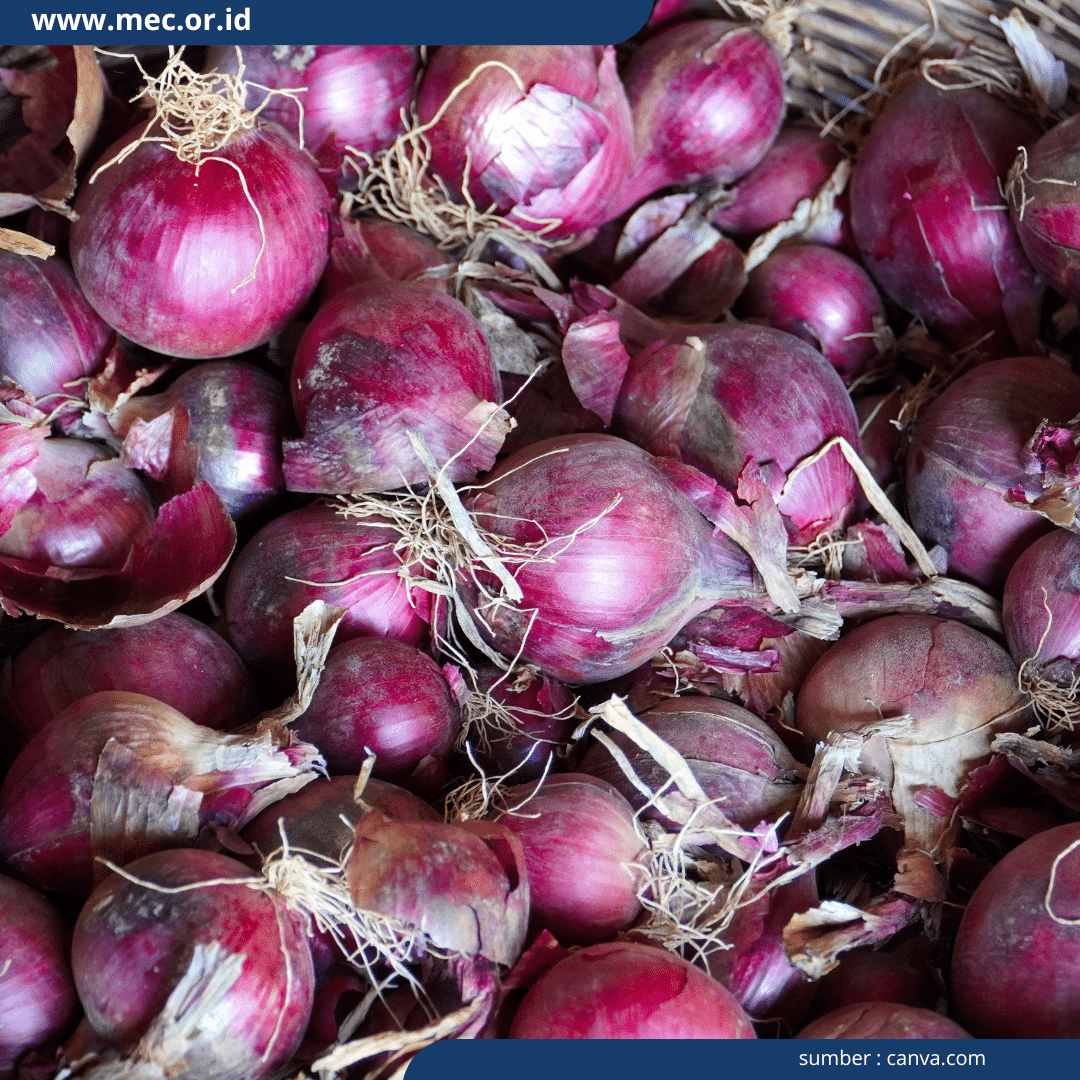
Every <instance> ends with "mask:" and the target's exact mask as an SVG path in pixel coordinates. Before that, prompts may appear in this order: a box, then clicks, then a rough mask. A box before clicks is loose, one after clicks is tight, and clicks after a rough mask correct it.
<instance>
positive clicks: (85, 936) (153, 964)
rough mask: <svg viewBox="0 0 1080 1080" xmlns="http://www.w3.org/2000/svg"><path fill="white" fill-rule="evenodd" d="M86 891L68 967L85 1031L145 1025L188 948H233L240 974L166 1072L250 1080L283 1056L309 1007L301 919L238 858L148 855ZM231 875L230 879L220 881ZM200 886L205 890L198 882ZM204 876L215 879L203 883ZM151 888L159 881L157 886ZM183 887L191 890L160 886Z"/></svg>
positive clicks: (120, 1039)
mask: <svg viewBox="0 0 1080 1080" xmlns="http://www.w3.org/2000/svg"><path fill="white" fill-rule="evenodd" d="M125 872H126V873H127V874H128V875H130V878H135V879H136V881H138V882H144V883H146V884H136V881H132V880H130V878H129V877H122V876H120V875H119V874H112V875H111V876H110V877H109V878H107V879H106V880H105V881H104V882H102V884H101V885H100V886H99V888H98V889H97V890H95V892H94V894H93V897H92V898H91V900H90V901H88V903H87V904H86V906H85V907H84V908H83V911H82V914H81V915H80V916H79V920H78V922H77V923H76V926H75V934H74V941H73V944H72V967H73V969H74V974H75V985H76V987H77V989H78V991H79V998H80V1000H81V1001H82V1003H83V1007H84V1008H85V1010H86V1015H87V1018H88V1020H89V1021H90V1024H91V1026H92V1027H93V1029H94V1030H95V1031H96V1032H97V1033H98V1034H99V1035H101V1036H103V1037H104V1038H106V1039H108V1040H110V1041H112V1042H115V1043H118V1044H123V1043H127V1042H129V1041H130V1040H133V1039H136V1038H138V1037H139V1036H140V1035H142V1034H143V1033H145V1032H146V1030H147V1028H148V1027H150V1025H151V1024H152V1023H153V1021H154V1019H155V1017H157V1016H158V1014H159V1013H160V1012H161V1010H162V1008H163V1006H164V1005H165V1002H166V1000H167V998H168V996H169V993H170V992H171V991H172V989H173V988H174V987H175V985H176V983H177V982H178V981H179V980H180V979H181V978H182V977H183V975H184V973H185V972H186V971H187V969H188V966H189V964H190V963H191V960H192V954H193V950H194V948H195V947H196V946H204V947H206V946H212V945H215V944H216V945H218V946H220V947H221V948H222V949H223V950H224V952H225V953H226V954H229V955H234V956H237V955H238V956H240V957H241V958H242V960H241V968H240V976H239V979H238V980H237V981H236V982H235V983H234V984H233V985H232V987H231V988H230V989H229V990H228V991H227V993H226V994H225V996H224V999H223V1000H222V1001H221V1002H220V1003H219V1004H218V1005H217V1006H216V1007H214V1009H213V1010H212V1012H211V1013H210V1014H209V1016H208V1017H207V1021H206V1024H207V1026H209V1025H210V1024H211V1023H212V1024H213V1028H212V1030H214V1031H215V1032H216V1037H215V1038H214V1039H213V1040H211V1039H207V1038H205V1037H203V1038H201V1039H199V1045H198V1048H197V1050H194V1051H189V1052H188V1053H187V1054H186V1055H185V1056H184V1059H183V1064H182V1066H180V1067H179V1068H177V1069H176V1071H175V1072H173V1071H170V1075H171V1076H175V1077H176V1078H177V1080H197V1078H199V1077H206V1076H214V1077H218V1078H221V1080H260V1078H262V1077H265V1076H269V1075H271V1074H273V1073H275V1072H277V1070H278V1069H280V1068H281V1066H282V1065H283V1064H284V1063H285V1062H287V1061H288V1060H289V1058H290V1057H291V1056H292V1055H293V1053H294V1052H295V1051H296V1049H297V1047H298V1046H299V1045H300V1041H301V1039H302V1038H303V1035H304V1030H305V1028H306V1027H307V1023H308V1019H309V1017H310V1014H311V1004H312V995H313V986H314V976H313V972H312V967H311V952H310V950H309V948H308V945H307V941H306V940H305V932H304V929H303V926H302V923H301V920H300V919H299V918H298V917H297V916H295V915H293V914H292V913H291V912H290V911H289V910H288V909H287V908H286V906H285V902H284V901H283V900H282V899H281V898H280V897H279V896H278V895H277V894H275V893H274V892H273V891H271V890H265V889H253V888H251V887H250V886H249V885H248V884H247V882H249V881H251V880H252V877H251V873H250V872H249V871H248V869H247V867H245V866H244V865H243V864H242V863H238V862H237V861H236V860H235V859H231V858H229V857H227V856H225V855H218V854H216V853H212V852H207V851H194V850H177V851H163V852H158V853H157V854H154V855H148V856H146V857H144V858H142V859H137V860H136V861H135V862H133V863H131V864H129V866H128V867H126V870H125ZM231 878H236V879H237V884H235V885H232V884H228V883H227V882H228V879H231ZM201 882H207V883H208V884H206V885H205V886H203V887H197V886H199V884H200V883H201ZM210 882H217V883H215V884H209V883H210ZM155 886H158V887H159V888H155ZM182 886H196V887H195V888H186V889H181V890H180V891H178V892H169V891H167V890H169V889H177V888H178V887H182Z"/></svg>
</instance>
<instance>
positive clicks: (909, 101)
mask: <svg viewBox="0 0 1080 1080" xmlns="http://www.w3.org/2000/svg"><path fill="white" fill-rule="evenodd" d="M1034 137H1035V129H1034V128H1033V126H1032V122H1031V121H1030V120H1029V119H1027V118H1025V117H1023V116H1020V115H1019V114H1017V113H1015V112H1013V111H1012V110H1011V109H1010V108H1009V107H1008V105H1006V104H1004V103H1003V102H1002V101H1001V100H1000V99H998V98H996V97H994V96H992V95H991V94H989V93H987V92H986V91H984V90H980V89H961V88H959V87H950V88H948V89H938V88H936V87H934V86H932V85H931V84H930V83H929V82H927V81H926V80H925V79H924V78H921V77H916V78H914V79H913V81H912V82H911V83H910V84H909V85H908V86H906V87H905V88H904V89H903V90H902V91H901V92H900V93H898V94H896V95H895V96H894V97H893V98H892V99H891V100H890V102H889V104H888V106H887V107H886V109H885V111H884V112H883V113H882V114H881V115H880V116H879V117H878V119H877V121H876V122H875V124H874V126H873V128H872V129H871V131H870V135H869V137H868V138H867V140H866V142H865V144H864V145H863V147H862V149H861V150H860V152H859V157H858V160H857V162H856V164H855V170H854V172H853V173H852V177H851V196H850V197H851V229H852V233H853V235H854V238H855V243H856V244H857V245H858V248H859V252H860V253H861V254H862V257H863V261H864V262H865V263H866V267H867V269H868V270H869V271H870V273H871V274H872V275H873V277H874V280H875V281H877V283H878V285H880V286H881V288H882V290H883V291H884V292H885V293H886V294H887V295H888V296H889V297H891V298H892V299H893V300H894V301H895V302H896V303H897V304H899V305H900V306H901V307H902V308H904V310H905V311H910V312H911V313H912V314H914V315H919V316H921V317H922V318H923V320H924V321H925V322H926V324H927V325H928V326H929V327H930V328H931V329H937V330H939V331H940V332H941V333H942V334H944V335H945V336H946V337H947V338H948V339H949V341H950V342H952V343H953V344H954V345H956V346H961V347H962V346H967V345H972V344H974V343H975V342H976V341H977V340H980V339H982V338H984V337H985V336H986V334H987V332H989V331H993V333H994V338H993V340H992V341H991V342H990V344H989V346H987V345H986V344H985V343H984V345H983V347H984V348H988V349H990V350H992V351H993V352H994V354H995V355H997V356H1007V355H1009V353H1010V351H1013V350H1015V348H1017V347H1018V348H1020V349H1021V350H1024V349H1029V348H1031V347H1032V346H1033V345H1034V344H1035V342H1036V341H1037V340H1038V331H1039V326H1038V319H1039V304H1040V302H1041V298H1042V294H1043V291H1044V289H1045V284H1044V282H1043V281H1042V280H1041V279H1039V278H1038V276H1037V275H1036V273H1035V271H1034V270H1033V269H1032V268H1031V264H1030V263H1029V262H1028V260H1027V258H1026V256H1025V255H1024V252H1023V249H1022V248H1021V246H1020V241H1019V239H1018V238H1017V235H1016V231H1015V229H1014V228H1013V226H1012V224H1011V222H1010V220H1009V213H1008V210H1007V208H1005V207H1003V206H1002V205H1001V192H1000V190H999V183H1000V182H1003V181H1004V179H1005V175H1006V173H1007V172H1008V171H1009V166H1010V165H1011V164H1012V161H1013V158H1014V156H1015V154H1016V148H1017V147H1018V146H1021V145H1023V144H1030V143H1031V142H1032V141H1033V139H1034Z"/></svg>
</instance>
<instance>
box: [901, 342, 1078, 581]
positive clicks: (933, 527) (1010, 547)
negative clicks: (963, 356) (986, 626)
mask: <svg viewBox="0 0 1080 1080" xmlns="http://www.w3.org/2000/svg"><path fill="white" fill-rule="evenodd" d="M1078 412H1080V376H1077V375H1075V374H1073V372H1071V371H1070V370H1069V369H1068V368H1065V367H1062V365H1060V364H1057V363H1055V362H1054V361H1052V360H1043V359H1041V358H1038V357H1020V358H1016V359H1008V360H995V361H992V362H990V363H987V364H980V365H979V366H978V367H976V368H974V369H973V370H972V371H970V372H968V373H967V374H966V375H963V376H961V377H960V378H959V379H957V380H956V382H954V383H953V384H952V385H951V386H949V387H947V388H946V389H945V391H944V392H943V393H942V394H941V396H940V397H938V398H936V399H935V400H934V401H932V402H931V403H930V405H928V406H927V407H926V409H925V410H924V411H923V413H922V415H921V416H920V417H919V419H918V421H917V422H916V424H915V427H914V430H913V432H912V439H911V444H910V449H909V451H908V455H907V479H906V491H907V510H908V518H909V520H910V521H911V524H912V525H913V526H914V528H915V531H916V532H917V533H918V534H919V536H920V537H921V538H922V539H923V540H924V541H929V542H930V543H933V544H940V545H941V546H942V547H943V548H944V549H945V550H946V552H947V553H948V557H949V573H950V574H952V575H954V576H957V577H965V578H969V579H971V580H972V581H974V582H976V583H977V584H979V585H982V586H983V587H984V588H991V589H999V588H1001V586H1002V585H1003V584H1004V582H1005V578H1006V576H1007V575H1008V572H1009V569H1010V568H1011V567H1012V564H1013V563H1014V562H1015V561H1016V559H1017V558H1018V557H1019V555H1020V553H1021V552H1022V551H1023V550H1024V549H1025V548H1026V547H1027V546H1028V545H1029V544H1031V543H1032V542H1033V541H1034V540H1035V539H1036V538H1037V537H1039V536H1041V535H1042V534H1043V533H1045V532H1047V531H1049V530H1050V529H1051V528H1052V526H1051V525H1050V523H1049V522H1048V521H1047V520H1046V519H1045V518H1043V517H1042V515H1040V514H1034V513H1032V512H1031V511H1030V510H1027V509H1025V508H1024V507H1016V506H1011V505H1009V504H1008V503H1007V502H1005V500H1004V498H1003V495H1004V493H1005V492H1006V491H1007V490H1009V489H1010V488H1014V487H1017V486H1018V485H1019V486H1023V485H1025V484H1026V483H1029V482H1030V477H1029V476H1028V474H1027V473H1026V471H1025V469H1024V446H1025V444H1026V443H1027V441H1028V440H1029V439H1030V438H1031V437H1032V435H1034V434H1035V429H1036V428H1037V427H1038V426H1039V423H1040V422H1041V421H1042V420H1044V419H1048V420H1050V422H1051V423H1055V424H1062V425H1063V424H1067V423H1068V422H1069V421H1070V420H1071V419H1072V418H1073V417H1074V416H1075V415H1076V414H1077V413H1078Z"/></svg>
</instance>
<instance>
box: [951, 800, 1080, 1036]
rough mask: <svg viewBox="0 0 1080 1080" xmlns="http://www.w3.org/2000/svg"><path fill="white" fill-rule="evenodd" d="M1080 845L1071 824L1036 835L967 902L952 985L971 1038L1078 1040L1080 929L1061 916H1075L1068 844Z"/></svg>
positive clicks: (1075, 881)
mask: <svg viewBox="0 0 1080 1080" xmlns="http://www.w3.org/2000/svg"><path fill="white" fill-rule="evenodd" d="M1078 842H1080V825H1078V824H1076V823H1075V822H1074V823H1071V824H1068V825H1059V826H1058V827H1056V828H1053V829H1047V830H1044V831H1043V832H1040V833H1037V834H1036V835H1035V836H1032V837H1031V838H1030V839H1028V840H1025V841H1024V842H1023V843H1022V844H1021V845H1020V846H1019V847H1016V848H1014V849H1013V850H1012V851H1010V852H1009V853H1008V854H1007V855H1006V856H1005V857H1004V858H1003V859H1002V860H1001V861H1000V862H999V863H998V864H997V865H996V866H994V867H993V868H992V869H991V871H990V873H989V874H987V876H986V877H985V878H984V879H983V880H982V882H981V883H980V884H979V887H978V888H977V889H976V890H975V893H974V895H973V896H972V897H971V900H970V901H969V902H968V905H967V907H966V908H965V910H964V917H963V919H962V920H961V921H960V928H959V930H958V931H957V934H956V944H955V947H954V950H953V959H952V985H953V994H954V997H955V1000H956V1005H957V1010H958V1016H959V1019H960V1020H961V1022H962V1023H963V1024H964V1025H965V1027H967V1028H968V1029H969V1030H970V1031H971V1033H972V1034H973V1035H974V1036H975V1037H976V1038H994V1039H1074V1038H1076V1033H1077V1031H1078V1030H1080V926H1076V925H1069V924H1068V923H1067V922H1060V921H1058V920H1072V921H1073V923H1075V921H1076V920H1077V919H1080V853H1078V850H1077V848H1076V847H1075V846H1073V847H1071V846H1072V845H1076V844H1077V843H1078ZM1070 847H1071V850H1070ZM1052 871H1053V889H1052V890H1051V889H1050V888H1049V887H1050V884H1051V872H1052ZM1048 890H1049V896H1048ZM1048 904H1049V910H1048V906H1047V905H1048ZM1051 913H1052V914H1051ZM1055 917H1056V918H1055Z"/></svg>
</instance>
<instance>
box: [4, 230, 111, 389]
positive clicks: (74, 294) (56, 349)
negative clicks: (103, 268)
mask: <svg viewBox="0 0 1080 1080" xmlns="http://www.w3.org/2000/svg"><path fill="white" fill-rule="evenodd" d="M111 340H112V334H111V332H110V330H109V327H108V326H107V325H106V324H105V322H104V321H103V320H102V319H101V317H100V316H99V315H98V314H97V312H96V311H94V309H93V308H92V307H91V306H90V305H89V304H88V303H87V302H86V297H84V296H83V294H82V291H81V290H80V289H79V285H78V282H76V280H75V277H74V275H73V274H72V273H71V271H70V270H69V269H68V267H67V264H66V263H64V262H62V261H61V260H60V259H58V258H50V259H46V260H44V261H42V260H41V259H34V258H31V257H30V256H29V255H16V254H15V253H14V252H12V251H2V250H0V375H6V376H7V377H8V378H9V379H13V380H14V381H15V382H17V383H18V384H19V385H20V386H21V387H23V388H24V389H26V390H28V391H29V392H30V393H31V394H32V395H34V397H38V398H40V397H45V396H46V395H48V394H76V393H77V392H78V391H77V390H76V389H73V388H71V387H68V388H67V389H65V383H70V382H72V381H73V380H75V379H81V378H82V377H83V376H85V375H91V374H93V373H94V372H95V371H97V369H98V368H100V367H101V365H102V364H103V363H104V362H105V354H106V353H107V352H108V350H109V345H110V342H111ZM43 404H44V406H45V408H46V409H47V410H50V409H52V407H53V406H54V405H55V404H57V403H56V402H51V401H50V402H45V403H43Z"/></svg>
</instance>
